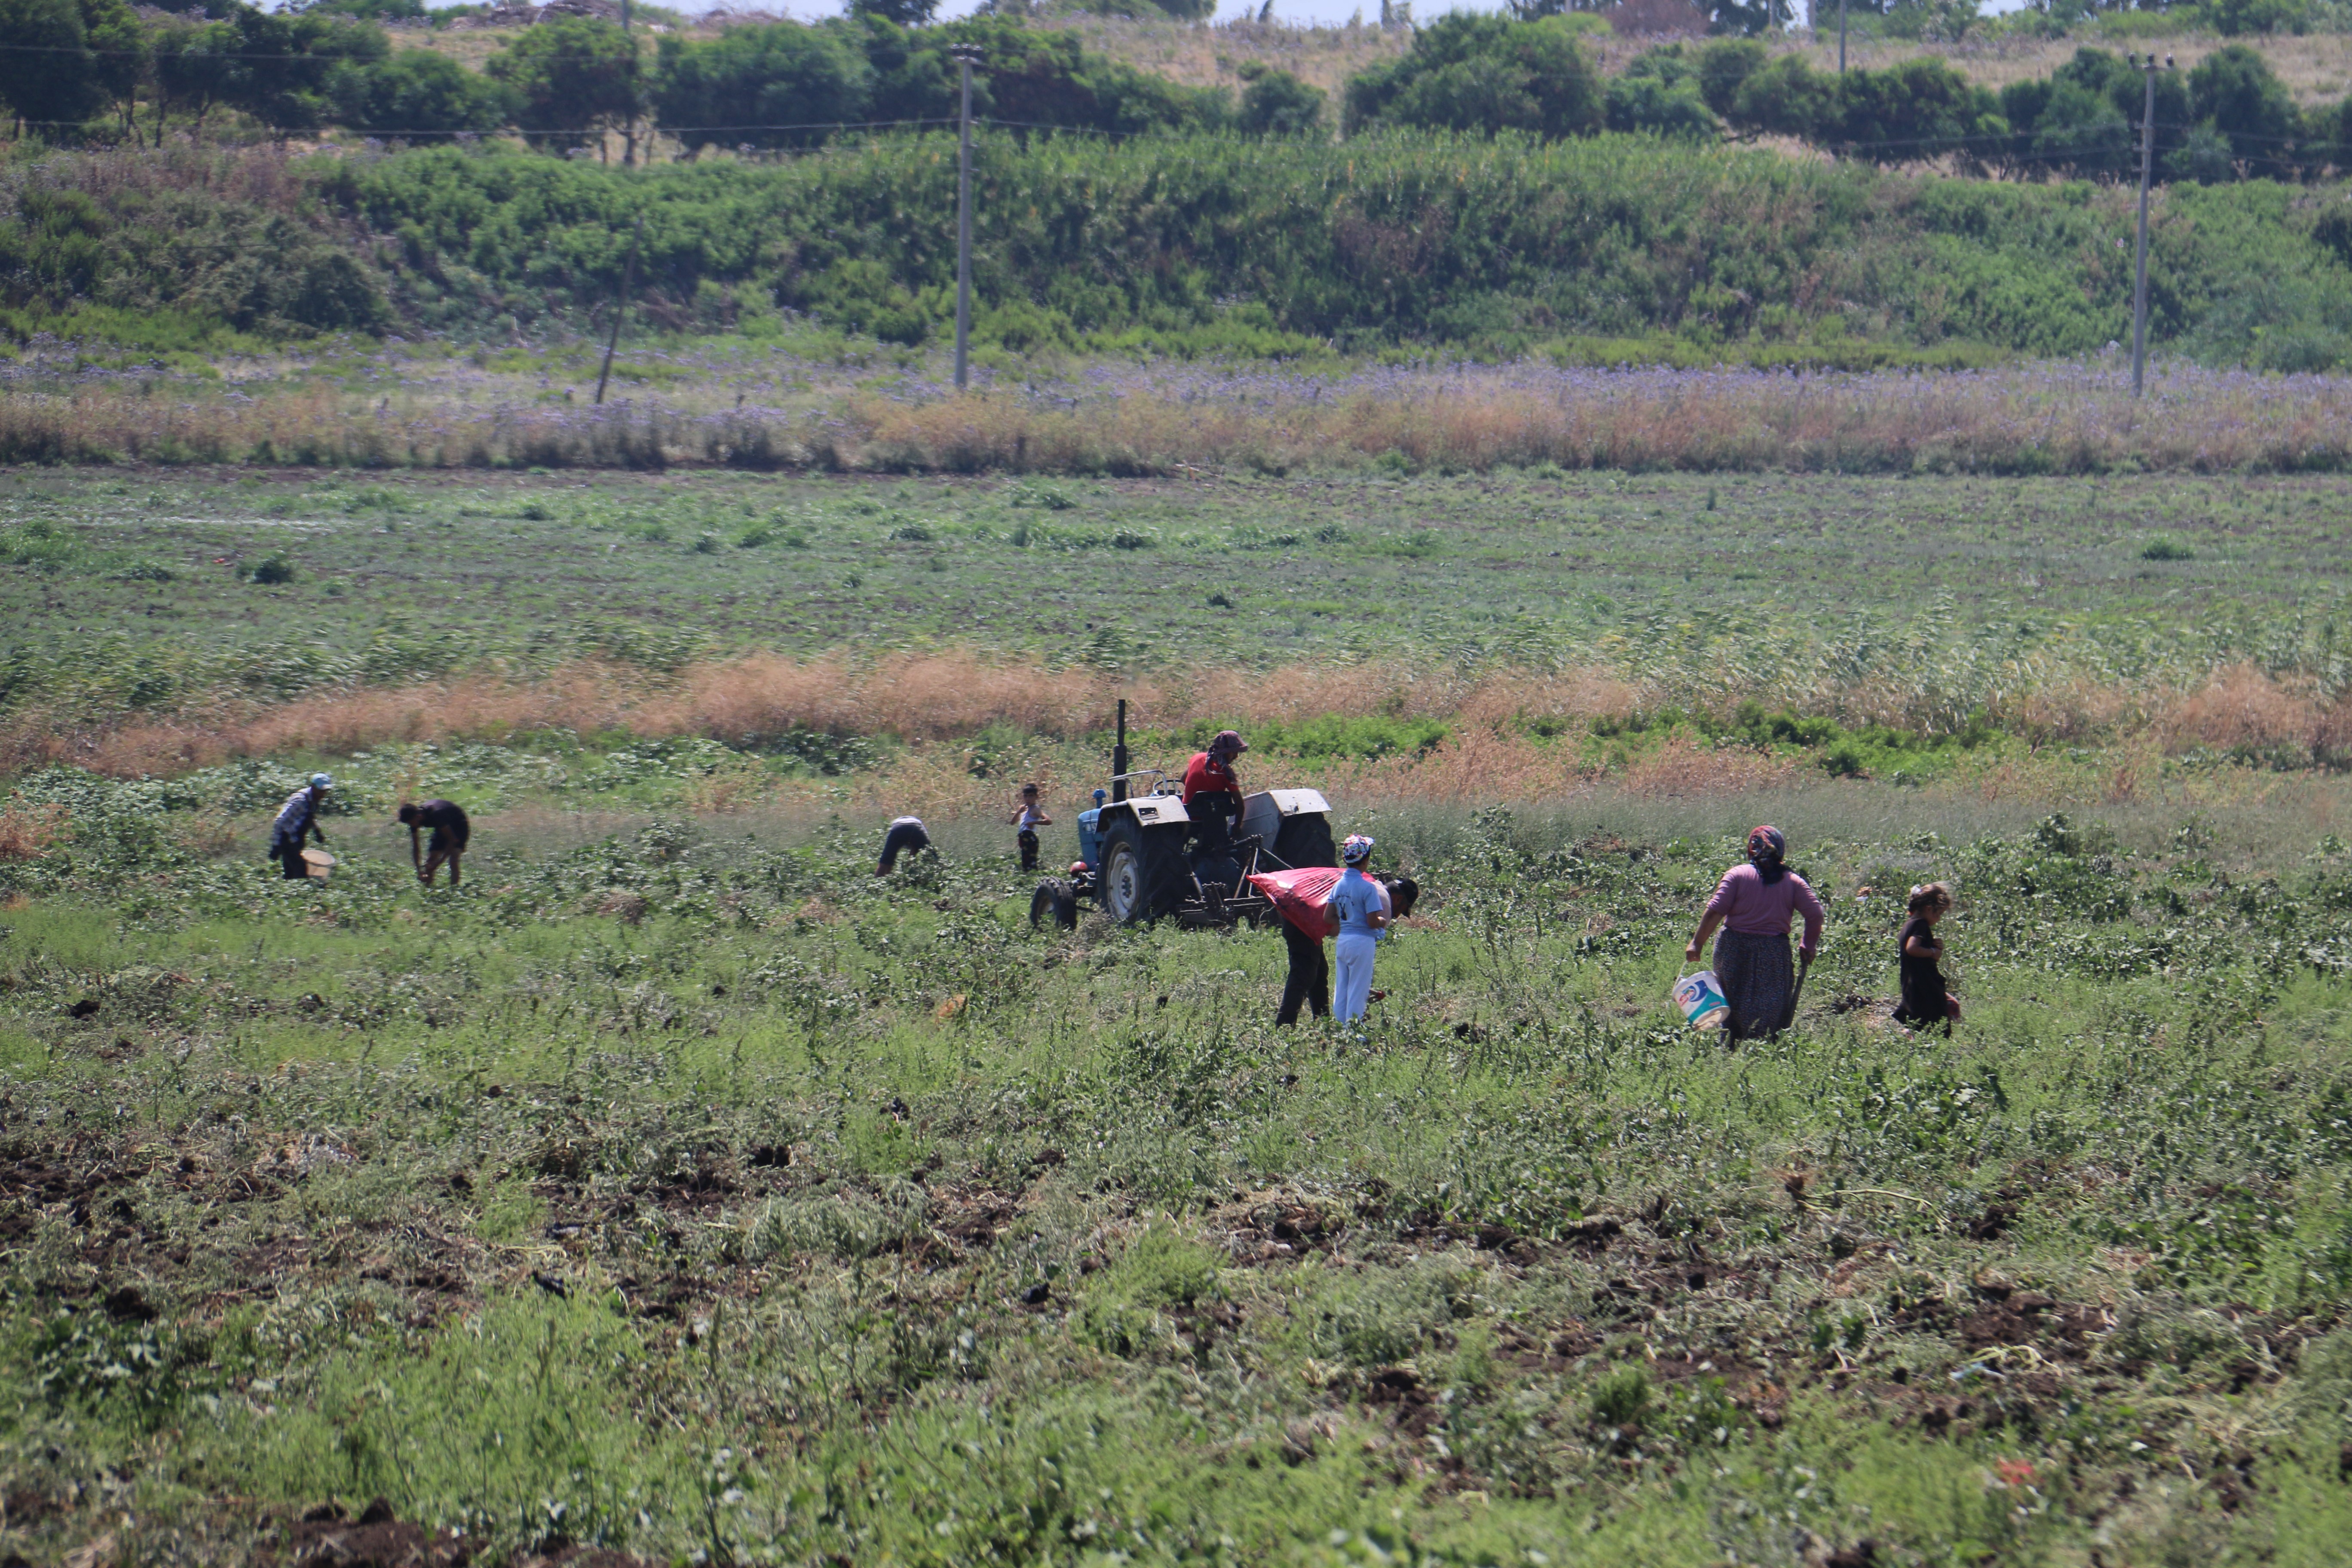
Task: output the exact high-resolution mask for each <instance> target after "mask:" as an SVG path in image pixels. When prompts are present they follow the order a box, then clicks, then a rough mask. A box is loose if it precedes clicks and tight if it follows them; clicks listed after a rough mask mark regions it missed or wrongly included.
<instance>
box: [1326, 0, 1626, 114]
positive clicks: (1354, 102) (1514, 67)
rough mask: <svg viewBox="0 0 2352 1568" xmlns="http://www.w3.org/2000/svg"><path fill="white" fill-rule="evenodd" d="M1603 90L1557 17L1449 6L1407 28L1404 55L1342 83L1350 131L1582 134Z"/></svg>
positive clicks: (1566, 26)
mask: <svg viewBox="0 0 2352 1568" xmlns="http://www.w3.org/2000/svg"><path fill="white" fill-rule="evenodd" d="M1601 97H1602V95H1601V81H1600V77H1599V75H1598V73H1597V72H1596V71H1595V70H1594V68H1593V67H1592V64H1591V60H1590V59H1589V58H1587V57H1586V55H1585V53H1584V50H1583V49H1582V47H1580V46H1579V45H1578V43H1577V41H1576V36H1575V34H1574V32H1573V31H1572V30H1571V29H1570V27H1569V26H1568V25H1567V24H1566V22H1565V21H1563V20H1562V19H1561V18H1560V17H1558V16H1547V17H1544V18H1542V19H1540V20H1538V21H1533V22H1514V21H1509V20H1507V19H1505V18H1503V17H1500V16H1478V15H1475V14H1472V13H1468V12H1461V11H1456V12H1453V13H1450V14H1448V15H1447V16H1443V17H1441V18H1439V19H1438V20H1437V21H1436V22H1434V23H1433V24H1432V25H1431V26H1427V27H1424V28H1423V29H1422V30H1421V31H1420V32H1418V33H1416V34H1414V35H1413V44H1412V52H1411V53H1409V54H1407V55H1405V56H1404V57H1403V58H1401V59H1397V60H1392V61H1390V62H1388V63H1387V64H1384V65H1381V66H1375V67H1374V68H1372V69H1370V70H1369V71H1367V72H1365V73H1364V74H1363V75H1361V76H1359V77H1357V78H1355V79H1353V80H1351V81H1349V83H1348V93H1347V129H1348V132H1349V134H1350V135H1354V134H1357V133H1358V132H1361V131H1364V130H1368V129H1370V127H1372V126H1375V125H1397V126H1412V127H1415V128H1417V129H1422V130H1432V131H1462V132H1475V133H1478V134H1482V135H1488V136H1491V135H1494V134H1496V132H1502V131H1524V132H1529V133H1530V134H1533V135H1536V136H1540V137H1544V138H1547V139H1558V138H1560V137H1564V136H1589V135H1591V134H1592V133H1593V132H1597V131H1599V130H1600V129H1601V120H1602V112H1601Z"/></svg>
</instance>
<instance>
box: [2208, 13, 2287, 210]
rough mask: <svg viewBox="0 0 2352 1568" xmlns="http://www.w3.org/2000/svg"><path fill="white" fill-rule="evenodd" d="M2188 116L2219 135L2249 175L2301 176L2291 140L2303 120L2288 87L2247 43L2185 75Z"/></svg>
mask: <svg viewBox="0 0 2352 1568" xmlns="http://www.w3.org/2000/svg"><path fill="white" fill-rule="evenodd" d="M2189 114H2190V116H2191V117H2192V118H2194V119H2195V120H2197V121H2200V122H2201V123H2203V124H2205V125H2209V126H2210V127H2211V128H2212V129H2213V130H2214V131H2216V132H2220V133H2221V137H2222V139H2223V140H2225V141H2227V142H2229V144H2230V155H2231V157H2232V158H2234V159H2237V160H2238V161H2239V162H2241V163H2244V164H2245V165H2246V166H2247V168H2248V170H2249V171H2250V172H2251V173H2252V174H2255V175H2257V176H2268V177H2270V178H2273V179H2292V178H2294V175H2295V174H2297V173H2298V172H2299V167H2300V166H2299V162H2298V160H2297V158H2296V157H2295V151H2294V142H2295V141H2296V139H2297V137H2298V136H2299V134H2300V133H2301V132H2302V130H2303V116H2302V115H2301V114H2300V113H2299V112H2298V111H2297V110H2296V109H2295V106H2294V97H2293V96H2292V95H2291V94H2290V93H2288V91H2287V89H2286V84H2285V83H2284V82H2282V81H2280V80H2279V79H2278V78H2277V77H2275V76H2273V75H2272V74H2271V68H2270V66H2269V65H2268V63H2266V62H2265V61H2264V60H2263V57H2262V56H2261V55H2259V54H2256V53H2255V52H2254V51H2253V50H2252V49H2251V48H2248V47H2246V46H2245V45H2243V44H2231V46H2230V47H2227V48H2225V49H2222V50H2220V51H2219V52H2217V53H2215V54H2210V55H2208V56H2206V57H2205V59H2204V61H2203V62H2202V63H2201V64H2200V65H2199V66H2198V67H2197V68H2196V69H2195V70H2192V71H2190V72H2189Z"/></svg>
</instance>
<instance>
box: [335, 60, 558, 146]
mask: <svg viewBox="0 0 2352 1568" xmlns="http://www.w3.org/2000/svg"><path fill="white" fill-rule="evenodd" d="M327 96H328V97H329V99H330V100H332V102H333V104H334V112H335V120H336V122H337V123H339V124H341V125H343V126H345V127H348V128H349V129H351V130H353V131H358V132H371V133H374V134H380V135H384V136H391V137H398V136H399V135H400V134H401V133H402V132H417V133H420V134H425V135H430V134H434V133H436V132H454V131H476V132H480V131H495V130H497V129H498V128H499V126H501V125H505V124H507V123H508V122H509V121H512V120H513V119H514V117H515V113H516V110H517V108H518V105H517V102H516V100H515V98H514V95H513V94H512V93H511V92H510V91H509V90H508V89H507V88H506V87H505V86H504V85H503V84H501V83H499V82H497V81H493V80H491V79H489V78H488V77H484V76H481V75H478V74H477V73H476V72H473V71H469V70H467V68H465V67H463V66H461V65H459V64H458V63H457V61H456V60H453V59H451V58H449V57H448V56H446V55H436V54H435V53H433V52H432V51H431V50H429V49H403V50H401V51H400V52H399V53H398V54H396V55H394V56H392V57H391V58H388V59H381V60H368V61H361V62H352V61H346V62H344V63H343V64H341V65H338V66H337V67H336V68H335V69H334V71H333V73H332V74H331V75H330V76H329V77H328V79H327Z"/></svg>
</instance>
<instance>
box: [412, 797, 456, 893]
mask: <svg viewBox="0 0 2352 1568" xmlns="http://www.w3.org/2000/svg"><path fill="white" fill-rule="evenodd" d="M394 826H398V827H405V828H406V829H408V863H409V864H410V865H412V866H414V867H415V868H416V879H417V880H418V881H420V882H422V883H424V884H425V886H426V887H428V888H429V887H431V886H432V885H433V879H434V877H435V875H436V873H438V872H439V871H440V869H441V867H442V865H443V863H444V862H446V863H447V865H448V867H449V885H450V886H451V887H453V888H454V887H456V886H457V878H458V876H459V874H460V872H461V871H462V869H463V862H464V860H465V858H466V845H467V841H468V840H469V839H471V838H472V837H473V836H474V826H473V824H472V823H470V822H467V820H466V811H465V808H464V807H463V806H461V805H457V804H456V803H455V802H453V801H446V800H428V801H422V802H419V801H409V802H407V803H405V804H404V805H402V806H401V808H400V812H399V816H398V820H397V821H396V822H395V823H394ZM422 831H429V832H431V833H432V835H433V837H432V838H431V839H430V840H429V841H428V842H427V843H426V844H425V850H424V853H423V855H422V856H421V857H420V856H419V855H418V853H417V847H416V836H417V834H418V833H419V832H422Z"/></svg>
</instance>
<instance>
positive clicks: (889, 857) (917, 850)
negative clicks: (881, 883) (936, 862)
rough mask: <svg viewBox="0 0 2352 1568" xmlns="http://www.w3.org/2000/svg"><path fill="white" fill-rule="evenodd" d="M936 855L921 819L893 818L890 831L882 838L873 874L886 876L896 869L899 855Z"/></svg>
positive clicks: (936, 851) (908, 817)
mask: <svg viewBox="0 0 2352 1568" xmlns="http://www.w3.org/2000/svg"><path fill="white" fill-rule="evenodd" d="M938 853H939V851H938V850H936V849H933V848H932V847H931V836H930V835H929V834H928V833H926V832H924V831H923V819H922V818H921V817H919V816H894V817H892V818H891V819H890V831H889V832H887V833H885V834H884V835H883V836H882V858H881V859H880V860H879V861H878V862H877V863H876V865H875V867H874V874H875V875H876V876H877V877H887V876H888V875H889V874H890V873H891V872H892V871H894V870H896V869H897V868H898V857H899V856H901V855H921V854H930V855H937V854H938Z"/></svg>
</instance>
